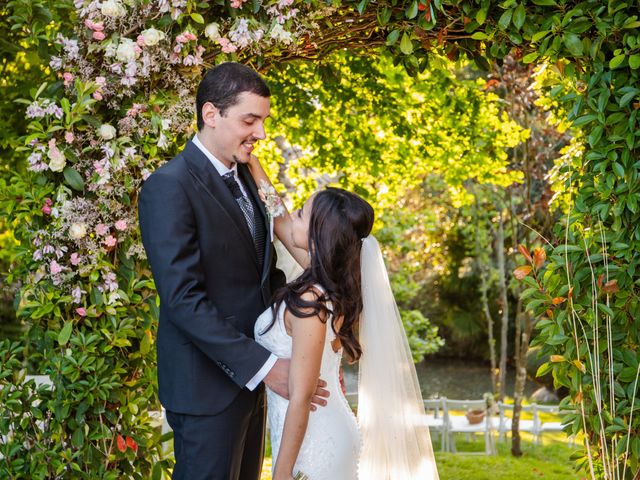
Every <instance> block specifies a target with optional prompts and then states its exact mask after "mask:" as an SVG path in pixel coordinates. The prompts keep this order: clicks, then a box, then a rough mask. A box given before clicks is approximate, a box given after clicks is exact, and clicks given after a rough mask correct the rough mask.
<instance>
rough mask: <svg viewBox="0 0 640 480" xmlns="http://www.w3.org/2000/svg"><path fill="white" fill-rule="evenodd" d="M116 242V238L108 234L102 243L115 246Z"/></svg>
mask: <svg viewBox="0 0 640 480" xmlns="http://www.w3.org/2000/svg"><path fill="white" fill-rule="evenodd" d="M116 243H118V240H117V239H116V237H114V236H113V235H109V236H108V237H107V238H105V239H104V244H105V245H106V246H107V247H115V246H116Z"/></svg>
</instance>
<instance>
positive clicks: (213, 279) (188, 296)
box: [138, 142, 285, 415]
mask: <svg viewBox="0 0 640 480" xmlns="http://www.w3.org/2000/svg"><path fill="white" fill-rule="evenodd" d="M238 174H239V175H240V178H241V179H242V181H243V183H244V186H245V187H246V188H247V189H248V190H249V192H248V193H249V195H250V196H251V197H252V201H253V203H254V208H259V209H260V212H261V214H262V218H263V219H264V221H265V224H266V222H267V217H266V214H265V211H264V205H263V203H262V202H261V201H260V200H259V199H258V195H257V191H256V186H255V183H254V181H253V179H252V178H251V176H250V174H249V171H248V168H247V167H246V166H245V165H238ZM138 210H139V220H140V230H141V232H142V241H143V244H144V247H145V249H146V252H147V256H148V259H149V263H150V265H151V270H152V272H153V278H154V280H155V284H156V288H157V291H158V294H159V295H160V322H159V326H158V338H157V350H158V383H159V396H160V401H161V402H162V404H163V405H164V407H165V408H166V409H167V410H170V411H173V412H176V413H186V414H191V415H214V414H217V413H219V412H221V411H222V410H224V409H225V408H226V407H227V406H228V405H229V404H230V403H231V402H232V401H233V399H234V398H235V397H236V395H238V393H239V392H240V390H241V389H242V388H243V387H244V386H245V385H246V383H247V382H248V381H249V380H250V379H251V378H252V377H253V376H254V375H255V374H256V373H257V372H258V370H259V369H260V368H261V367H262V365H263V364H264V363H265V361H266V360H267V359H268V357H269V352H268V351H267V350H265V349H264V348H263V347H262V346H260V345H258V344H257V343H256V342H255V341H254V340H253V327H254V323H255V321H256V319H257V318H258V316H259V315H260V313H262V312H263V311H264V310H265V309H266V308H267V307H268V306H269V305H270V304H271V298H272V293H273V291H274V290H275V289H277V288H279V287H280V286H282V285H284V282H285V279H284V275H283V274H282V272H280V271H279V270H277V269H276V268H275V262H276V257H275V249H274V248H273V244H272V243H271V238H270V236H269V231H268V230H269V229H268V228H267V239H266V242H265V243H266V245H265V255H264V264H263V265H258V257H257V255H256V251H255V247H254V244H253V241H252V238H251V234H250V232H249V229H248V227H247V224H246V221H245V219H244V216H243V214H242V211H241V210H240V207H239V206H238V204H237V203H236V201H235V199H234V198H233V196H232V195H231V193H230V191H229V189H228V188H227V186H226V185H225V184H224V182H223V180H222V178H221V177H220V175H219V174H218V172H217V171H216V169H215V167H214V166H213V165H211V162H210V161H209V159H208V158H207V157H206V156H205V155H204V153H202V151H200V149H199V148H198V147H197V146H195V145H194V144H193V143H192V142H188V143H187V145H186V147H185V149H184V150H183V151H182V153H180V154H179V155H178V156H176V157H175V158H174V159H173V160H171V161H170V162H168V163H167V164H166V165H163V166H162V167H160V168H159V169H158V170H156V171H155V172H154V173H153V174H152V175H151V176H150V177H149V178H148V179H147V180H146V181H145V183H144V185H143V187H142V190H141V192H140V199H139V203H138Z"/></svg>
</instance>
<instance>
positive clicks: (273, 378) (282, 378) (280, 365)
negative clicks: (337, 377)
mask: <svg viewBox="0 0 640 480" xmlns="http://www.w3.org/2000/svg"><path fill="white" fill-rule="evenodd" d="M290 363H291V360H288V359H283V358H279V359H278V360H276V363H275V364H274V365H273V367H272V368H271V370H269V373H267V376H266V377H264V383H265V385H266V386H267V387H269V388H270V389H271V390H273V391H274V392H276V393H277V394H278V395H280V396H281V397H284V398H286V399H288V398H289V364H290ZM326 386H327V382H325V381H324V380H322V379H318V387H317V388H316V393H315V395H314V396H313V399H312V400H311V410H312V411H313V410H315V409H316V408H317V406H321V407H324V406H325V405H326V404H327V400H326V398H327V397H328V396H329V390H326V389H325V388H324V387H326Z"/></svg>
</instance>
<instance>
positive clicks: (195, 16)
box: [191, 13, 204, 23]
mask: <svg viewBox="0 0 640 480" xmlns="http://www.w3.org/2000/svg"><path fill="white" fill-rule="evenodd" d="M191 19H192V20H193V21H194V22H197V23H204V17H203V16H202V15H200V14H199V13H192V14H191Z"/></svg>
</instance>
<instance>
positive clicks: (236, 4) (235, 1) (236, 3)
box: [231, 0, 242, 8]
mask: <svg viewBox="0 0 640 480" xmlns="http://www.w3.org/2000/svg"><path fill="white" fill-rule="evenodd" d="M240 7H242V0H231V8H240Z"/></svg>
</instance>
